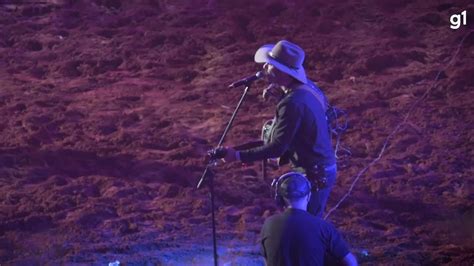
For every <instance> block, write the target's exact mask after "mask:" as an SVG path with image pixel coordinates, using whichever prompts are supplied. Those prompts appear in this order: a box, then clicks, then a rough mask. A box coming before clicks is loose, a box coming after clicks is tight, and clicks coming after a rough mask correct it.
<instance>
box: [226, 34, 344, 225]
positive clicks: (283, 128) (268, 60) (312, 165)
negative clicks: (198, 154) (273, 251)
mask: <svg viewBox="0 0 474 266" xmlns="http://www.w3.org/2000/svg"><path fill="white" fill-rule="evenodd" d="M304 57H305V54H304V51H303V49H301V48H300V47H299V46H298V45H296V44H294V43H291V42H289V41H286V40H282V41H279V42H278V43H276V44H275V45H273V44H267V45H264V46H262V47H260V48H259V49H258V50H257V52H256V53H255V62H257V63H263V64H264V65H263V69H264V74H265V78H266V80H267V81H268V82H269V83H270V84H272V87H274V88H275V87H276V88H279V89H280V90H281V91H282V92H283V97H282V99H281V100H280V101H279V102H278V104H277V108H276V114H275V119H274V123H273V125H272V129H271V133H270V140H269V141H267V142H266V143H265V144H264V145H262V146H259V147H256V148H251V149H245V150H236V149H234V148H230V147H226V148H225V150H226V156H225V158H224V161H225V162H232V161H236V160H240V161H242V162H244V163H248V162H253V161H258V160H266V159H270V158H279V157H281V156H283V155H284V154H289V160H290V161H291V163H292V165H293V167H294V168H295V170H297V171H300V172H304V173H305V174H306V175H307V176H308V178H309V180H310V181H311V182H312V183H313V184H314V185H313V192H312V196H311V200H310V202H309V205H308V211H309V212H310V213H312V214H314V215H316V216H321V215H322V213H323V211H324V208H325V206H326V202H327V199H328V197H329V193H330V191H331V188H332V186H333V185H334V183H335V180H336V171H337V170H336V158H335V154H334V150H333V148H332V146H331V139H330V135H329V128H328V122H327V120H326V108H327V102H326V101H325V97H324V94H323V93H322V92H321V91H320V90H319V88H317V86H316V85H315V84H314V83H313V82H311V81H310V80H308V79H307V77H306V73H305V70H304V68H303V61H304Z"/></svg>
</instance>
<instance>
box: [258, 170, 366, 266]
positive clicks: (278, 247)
mask: <svg viewBox="0 0 474 266" xmlns="http://www.w3.org/2000/svg"><path fill="white" fill-rule="evenodd" d="M272 185H273V186H274V188H275V200H276V202H277V204H278V205H279V206H282V207H284V208H285V210H284V211H283V212H282V213H279V214H276V215H273V216H271V217H269V218H267V219H266V221H265V223H264V225H263V227H262V230H261V235H260V236H261V238H260V241H261V242H260V243H261V251H262V255H263V256H264V258H265V262H266V265H272V266H273V265H278V266H280V265H285V266H290V265H299V266H302V265H312V266H314V265H325V263H327V262H328V259H329V258H330V259H332V260H334V259H335V260H336V261H337V262H338V263H339V264H342V265H350V266H354V265H355V266H356V265H357V260H356V258H355V256H354V255H353V254H352V253H351V252H350V251H349V247H348V245H347V243H346V242H345V241H344V239H343V238H342V236H341V234H340V233H339V232H338V231H337V230H336V229H335V228H334V226H332V225H331V224H329V223H328V222H326V221H324V220H323V219H321V218H318V217H316V216H314V215H311V214H309V213H308V212H307V211H306V208H307V206H308V202H309V199H310V197H311V183H310V182H309V181H308V179H307V178H306V177H305V176H304V175H303V174H301V173H298V172H289V173H286V174H284V175H282V176H280V177H279V178H278V179H276V180H274V183H273V184H272Z"/></svg>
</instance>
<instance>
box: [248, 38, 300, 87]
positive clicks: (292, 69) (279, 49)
mask: <svg viewBox="0 0 474 266" xmlns="http://www.w3.org/2000/svg"><path fill="white" fill-rule="evenodd" d="M303 61H304V51H303V49H301V47H299V46H298V45H296V44H294V43H291V42H289V41H286V40H282V41H279V42H277V43H276V44H265V45H263V46H262V47H260V48H259V49H258V50H257V52H256V53H255V62H257V63H269V64H270V65H273V66H275V67H276V68H277V69H278V70H280V71H283V72H284V73H286V74H288V75H290V76H292V77H294V78H295V79H297V80H299V81H301V82H303V83H306V82H307V78H306V73H305V71H304V68H303Z"/></svg>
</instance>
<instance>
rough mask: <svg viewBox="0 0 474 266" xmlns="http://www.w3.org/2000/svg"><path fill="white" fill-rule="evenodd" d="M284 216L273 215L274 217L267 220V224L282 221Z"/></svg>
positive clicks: (282, 214) (281, 214) (279, 214)
mask: <svg viewBox="0 0 474 266" xmlns="http://www.w3.org/2000/svg"><path fill="white" fill-rule="evenodd" d="M283 216H284V213H277V214H273V215H272V216H270V217H268V218H267V219H265V224H268V223H273V222H274V221H276V220H280V219H282V218H283Z"/></svg>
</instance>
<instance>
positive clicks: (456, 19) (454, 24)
mask: <svg viewBox="0 0 474 266" xmlns="http://www.w3.org/2000/svg"><path fill="white" fill-rule="evenodd" d="M461 17H462V25H464V26H466V24H467V12H466V10H464V11H463V12H461V14H454V15H452V16H451V18H450V19H449V21H450V22H451V26H449V27H450V28H451V29H453V30H457V29H459V27H461Z"/></svg>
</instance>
